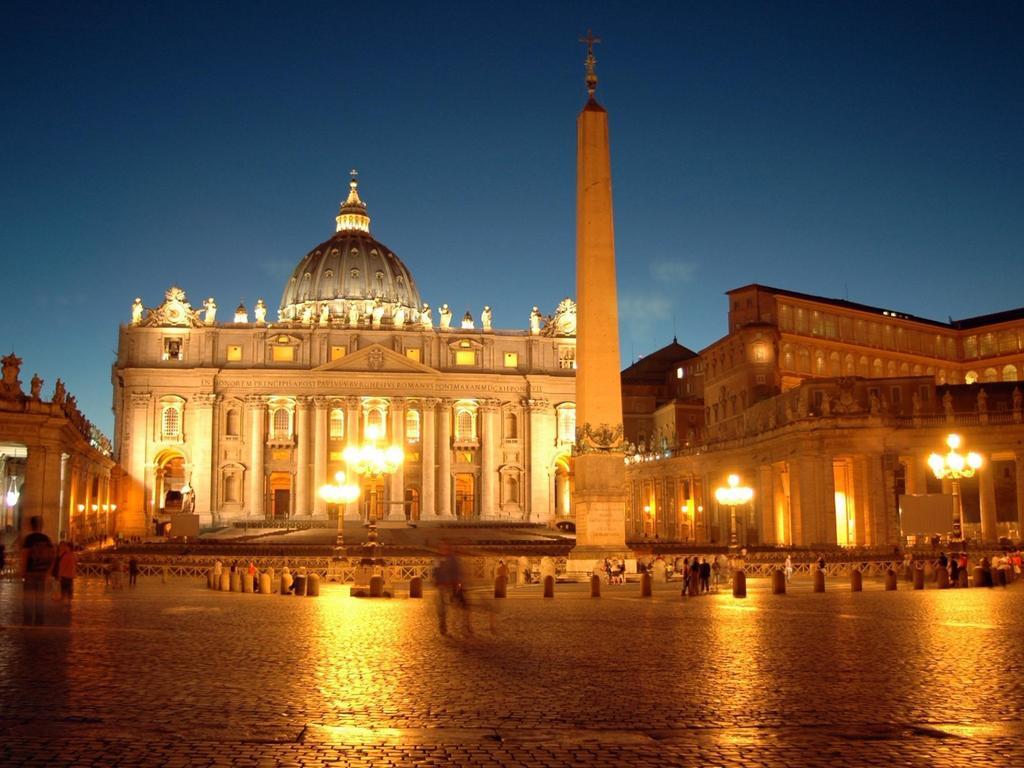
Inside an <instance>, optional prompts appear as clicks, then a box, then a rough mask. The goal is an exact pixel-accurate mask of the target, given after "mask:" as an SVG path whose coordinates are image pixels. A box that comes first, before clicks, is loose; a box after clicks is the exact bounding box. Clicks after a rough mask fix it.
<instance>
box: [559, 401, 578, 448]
mask: <svg viewBox="0 0 1024 768" xmlns="http://www.w3.org/2000/svg"><path fill="white" fill-rule="evenodd" d="M558 441H559V442H561V443H574V442H576V406H575V405H560V406H559V407H558Z"/></svg>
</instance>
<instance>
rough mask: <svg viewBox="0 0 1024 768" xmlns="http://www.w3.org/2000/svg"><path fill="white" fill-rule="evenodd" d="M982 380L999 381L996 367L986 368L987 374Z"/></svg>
mask: <svg viewBox="0 0 1024 768" xmlns="http://www.w3.org/2000/svg"><path fill="white" fill-rule="evenodd" d="M989 335H991V334H989ZM982 381H984V382H989V381H999V374H998V373H996V369H995V368H986V369H985V375H984V377H983V378H982Z"/></svg>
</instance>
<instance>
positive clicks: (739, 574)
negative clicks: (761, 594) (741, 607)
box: [732, 571, 747, 597]
mask: <svg viewBox="0 0 1024 768" xmlns="http://www.w3.org/2000/svg"><path fill="white" fill-rule="evenodd" d="M732 596H733V597H746V596H747V574H745V573H744V572H743V571H736V572H735V573H733V575H732Z"/></svg>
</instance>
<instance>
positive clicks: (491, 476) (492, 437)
mask: <svg viewBox="0 0 1024 768" xmlns="http://www.w3.org/2000/svg"><path fill="white" fill-rule="evenodd" d="M500 406H501V401H499V400H482V401H481V402H480V404H479V410H480V413H481V415H482V420H481V421H482V426H483V430H482V434H481V435H480V447H481V457H480V458H481V461H480V517H481V518H482V519H484V520H493V519H494V518H496V517H497V516H498V514H497V513H498V503H497V498H496V495H495V490H496V488H497V480H498V478H497V454H498V450H499V448H500V444H501V429H500V428H499V426H498V409H499V408H500Z"/></svg>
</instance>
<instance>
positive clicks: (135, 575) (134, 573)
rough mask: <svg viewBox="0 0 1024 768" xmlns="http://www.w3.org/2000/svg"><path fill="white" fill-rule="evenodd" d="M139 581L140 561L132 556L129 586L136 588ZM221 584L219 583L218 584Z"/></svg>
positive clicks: (129, 566) (129, 562) (129, 559)
mask: <svg viewBox="0 0 1024 768" xmlns="http://www.w3.org/2000/svg"><path fill="white" fill-rule="evenodd" d="M138 580H139V559H138V558H137V557H135V555H132V556H131V557H130V558H128V586H129V587H134V586H135V584H136V583H137V582H138ZM218 583H219V582H218Z"/></svg>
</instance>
